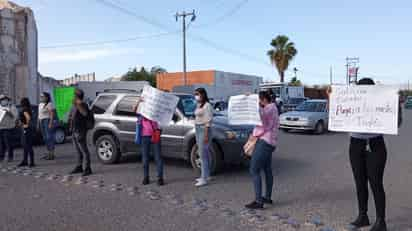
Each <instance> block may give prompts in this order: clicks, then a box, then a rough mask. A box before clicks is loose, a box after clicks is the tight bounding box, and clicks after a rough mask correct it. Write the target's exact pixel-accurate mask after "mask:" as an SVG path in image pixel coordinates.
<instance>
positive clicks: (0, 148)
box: [0, 95, 18, 162]
mask: <svg viewBox="0 0 412 231" xmlns="http://www.w3.org/2000/svg"><path fill="white" fill-rule="evenodd" d="M0 112H2V113H4V117H3V120H2V121H0V162H1V161H3V160H4V159H5V157H6V151H7V161H8V162H12V161H13V158H14V150H13V149H14V147H13V143H12V139H11V138H12V132H13V129H14V128H15V127H16V121H17V120H18V112H17V108H16V106H15V105H13V104H12V103H11V100H10V98H9V97H7V96H6V95H0Z"/></svg>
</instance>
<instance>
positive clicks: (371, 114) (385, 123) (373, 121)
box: [329, 86, 399, 135]
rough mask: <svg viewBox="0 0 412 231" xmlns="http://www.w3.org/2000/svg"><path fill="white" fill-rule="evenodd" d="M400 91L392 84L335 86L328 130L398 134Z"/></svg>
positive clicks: (331, 97) (330, 104) (333, 87)
mask: <svg viewBox="0 0 412 231" xmlns="http://www.w3.org/2000/svg"><path fill="white" fill-rule="evenodd" d="M397 91H398V90H397V89H396V88H393V87H390V86H332V94H331V96H330V102H329V130H331V131H341V132H359V133H379V134H392V135H396V134H398V109H399V108H398V107H399V98H398V93H397Z"/></svg>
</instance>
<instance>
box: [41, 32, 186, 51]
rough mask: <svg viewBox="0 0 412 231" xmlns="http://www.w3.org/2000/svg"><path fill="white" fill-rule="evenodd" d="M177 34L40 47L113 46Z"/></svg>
mask: <svg viewBox="0 0 412 231" xmlns="http://www.w3.org/2000/svg"><path fill="white" fill-rule="evenodd" d="M177 33H179V31H174V32H164V33H158V34H151V35H142V36H135V37H130V38H124V39H114V40H105V41H96V42H79V43H67V44H57V45H48V46H40V48H42V49H57V48H67V47H85V46H95V45H105V44H113V43H123V42H130V41H135V40H139V39H149V38H158V37H163V36H167V35H172V34H177Z"/></svg>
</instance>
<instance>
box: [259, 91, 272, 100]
mask: <svg viewBox="0 0 412 231" xmlns="http://www.w3.org/2000/svg"><path fill="white" fill-rule="evenodd" d="M259 99H260V100H264V99H266V100H267V101H268V102H269V103H272V96H271V95H270V93H269V91H261V92H259Z"/></svg>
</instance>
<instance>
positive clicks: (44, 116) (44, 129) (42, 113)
mask: <svg viewBox="0 0 412 231" xmlns="http://www.w3.org/2000/svg"><path fill="white" fill-rule="evenodd" d="M38 119H39V126H40V131H41V134H42V136H43V140H44V143H45V144H46V146H47V154H46V155H45V156H44V157H43V158H42V159H44V160H54V147H55V135H54V133H55V127H56V114H55V108H54V105H53V103H52V101H51V96H50V94H49V93H47V92H43V93H42V94H41V95H40V104H39V112H38Z"/></svg>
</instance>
